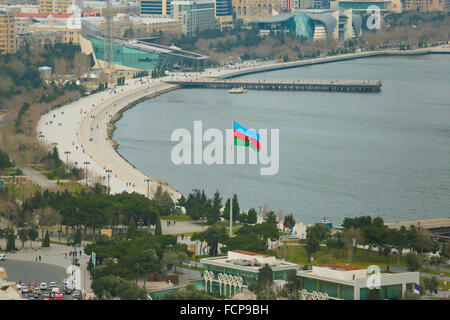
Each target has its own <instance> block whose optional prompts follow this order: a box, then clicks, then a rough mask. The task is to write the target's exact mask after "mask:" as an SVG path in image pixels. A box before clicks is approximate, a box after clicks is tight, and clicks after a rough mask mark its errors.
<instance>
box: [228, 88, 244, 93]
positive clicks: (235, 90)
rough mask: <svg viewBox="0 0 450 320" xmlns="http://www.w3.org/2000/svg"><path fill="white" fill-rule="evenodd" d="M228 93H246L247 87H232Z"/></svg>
mask: <svg viewBox="0 0 450 320" xmlns="http://www.w3.org/2000/svg"><path fill="white" fill-rule="evenodd" d="M228 92H229V93H232V94H238V93H247V89H244V88H233V89H230V90H228Z"/></svg>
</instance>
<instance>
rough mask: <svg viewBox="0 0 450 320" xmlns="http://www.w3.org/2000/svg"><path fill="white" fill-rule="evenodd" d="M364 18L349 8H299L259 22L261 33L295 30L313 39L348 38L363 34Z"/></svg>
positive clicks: (301, 35) (298, 33)
mask: <svg viewBox="0 0 450 320" xmlns="http://www.w3.org/2000/svg"><path fill="white" fill-rule="evenodd" d="M361 25H362V18H361V16H360V15H358V14H354V13H353V12H352V10H351V9H348V10H341V9H339V10H338V9H335V10H314V9H310V10H299V11H294V12H293V13H285V14H280V15H278V16H273V17H270V18H267V19H264V20H261V21H259V22H258V27H259V32H260V35H262V36H264V35H266V34H269V33H270V32H274V33H278V32H293V33H295V34H296V35H297V36H298V37H300V38H304V39H313V40H326V39H335V40H348V39H352V38H355V37H358V36H360V35H361Z"/></svg>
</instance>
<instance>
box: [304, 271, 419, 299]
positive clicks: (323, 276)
mask: <svg viewBox="0 0 450 320" xmlns="http://www.w3.org/2000/svg"><path fill="white" fill-rule="evenodd" d="M378 275H379V283H378V285H379V287H380V291H379V292H380V298H381V299H401V298H402V297H403V295H404V294H405V291H406V290H407V289H408V290H413V288H414V284H420V273H419V272H402V273H396V274H391V273H379V274H378ZM297 276H298V278H299V279H298V280H299V281H300V290H303V289H304V290H306V291H307V292H314V291H316V292H322V293H323V294H324V293H327V294H328V297H329V298H330V299H344V300H366V299H367V298H368V294H369V286H370V285H371V280H373V278H369V277H374V276H376V275H370V274H368V273H367V269H359V268H353V267H349V266H344V265H323V266H318V267H316V266H313V267H312V270H300V271H298V272H297ZM374 284H375V283H374Z"/></svg>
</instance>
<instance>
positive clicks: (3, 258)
mask: <svg viewBox="0 0 450 320" xmlns="http://www.w3.org/2000/svg"><path fill="white" fill-rule="evenodd" d="M0 261H6V254H4V253H0Z"/></svg>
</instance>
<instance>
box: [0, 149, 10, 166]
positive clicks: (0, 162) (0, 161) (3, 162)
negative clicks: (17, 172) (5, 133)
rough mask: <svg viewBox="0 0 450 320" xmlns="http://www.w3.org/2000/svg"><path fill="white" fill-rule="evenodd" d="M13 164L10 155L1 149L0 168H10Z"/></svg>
mask: <svg viewBox="0 0 450 320" xmlns="http://www.w3.org/2000/svg"><path fill="white" fill-rule="evenodd" d="M11 166H12V163H11V161H10V160H9V156H8V154H7V153H5V152H3V151H2V150H0V170H3V169H6V168H9V167H11Z"/></svg>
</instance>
